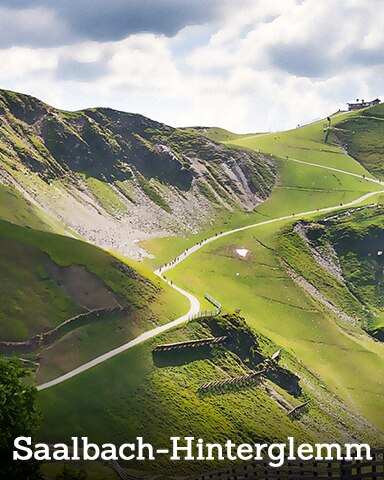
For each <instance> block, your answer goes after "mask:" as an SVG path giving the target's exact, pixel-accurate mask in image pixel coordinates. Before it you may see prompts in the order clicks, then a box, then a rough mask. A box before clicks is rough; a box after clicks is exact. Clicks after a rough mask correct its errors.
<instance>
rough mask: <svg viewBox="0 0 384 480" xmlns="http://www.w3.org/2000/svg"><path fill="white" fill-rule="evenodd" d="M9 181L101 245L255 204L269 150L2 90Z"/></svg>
mask: <svg viewBox="0 0 384 480" xmlns="http://www.w3.org/2000/svg"><path fill="white" fill-rule="evenodd" d="M0 162H1V163H0V181H1V182H2V183H4V184H6V185H9V186H13V187H14V188H16V189H17V190H19V191H20V192H22V193H23V195H25V197H26V198H28V199H29V200H30V201H32V202H33V203H35V204H37V205H38V206H40V207H42V209H43V210H44V211H46V212H48V213H49V214H50V215H52V216H53V217H55V218H57V219H58V220H60V221H61V222H62V223H63V224H64V225H65V226H67V227H68V228H70V229H71V230H73V231H75V232H77V233H78V234H80V235H82V236H83V237H85V238H86V239H87V240H88V241H91V242H93V243H96V244H98V245H100V246H102V247H108V248H111V247H113V248H116V249H118V250H119V251H121V252H122V253H124V254H127V255H131V256H140V254H143V253H144V252H140V250H139V249H138V248H137V247H135V240H139V239H142V238H145V237H146V236H152V235H153V236H158V235H169V234H172V233H178V234H180V233H181V234H182V233H183V232H184V233H188V232H194V231H196V230H197V229H198V228H199V227H200V226H201V225H202V224H205V223H208V222H209V221H212V219H213V218H214V216H215V213H216V211H217V209H228V210H233V209H243V210H251V209H253V208H254V207H255V206H256V205H258V204H259V203H260V202H261V201H263V200H265V199H266V198H267V197H268V196H269V194H270V191H271V188H272V186H273V183H274V180H275V174H276V169H275V166H274V164H273V162H272V159H271V158H270V157H266V156H264V155H262V154H257V153H255V152H251V151H247V150H240V149H235V148H230V147H227V146H225V145H222V144H220V143H217V142H215V141H213V140H211V139H209V138H207V137H206V136H204V135H203V134H199V133H194V132H191V131H188V130H185V129H176V128H172V127H169V126H167V125H164V124H161V123H158V122H155V121H153V120H150V119H148V118H146V117H143V116H141V115H136V114H130V113H124V112H119V111H115V110H111V109H107V108H96V109H87V110H83V111H79V112H64V111H61V110H57V109H55V108H52V107H50V106H48V105H46V104H44V103H43V102H41V101H39V100H37V99H35V98H33V97H29V96H26V95H21V94H16V93H13V92H8V91H0Z"/></svg>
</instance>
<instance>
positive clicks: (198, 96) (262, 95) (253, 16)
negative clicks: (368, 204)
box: [0, 0, 384, 131]
mask: <svg viewBox="0 0 384 480" xmlns="http://www.w3.org/2000/svg"><path fill="white" fill-rule="evenodd" d="M379 4H380V1H379V0H368V1H366V2H364V3H362V2H359V1H354V0H345V1H343V2H334V0H323V1H322V2H319V1H318V0H303V1H301V2H298V1H296V0H284V1H283V0H268V1H266V0H244V2H243V5H242V8H237V9H233V8H230V7H231V2H227V3H226V4H225V5H226V6H225V9H224V11H225V12H226V19H225V20H221V21H220V23H216V24H215V25H216V28H215V30H210V29H212V28H213V26H212V25H211V26H210V27H209V29H207V28H205V27H204V26H195V27H194V26H188V27H186V28H184V29H182V30H180V31H179V33H178V34H177V35H176V36H175V37H173V38H170V37H166V36H164V35H157V34H155V33H140V34H135V35H131V36H129V37H127V38H125V39H123V40H120V41H109V42H100V41H99V42H98V41H93V42H91V41H86V42H79V41H77V42H74V43H73V44H71V45H67V46H59V47H51V48H21V47H13V48H9V49H5V50H0V62H1V64H2V65H7V68H5V69H2V70H1V72H0V80H1V83H2V86H4V87H6V88H13V89H15V90H21V91H24V92H26V93H31V94H34V95H36V96H38V97H40V98H42V99H43V100H46V101H49V102H50V103H53V104H54V105H57V106H59V107H62V108H70V109H75V108H81V107H85V106H94V105H103V106H110V107H113V108H119V109H120V110H127V111H135V112H139V113H142V114H144V115H148V116H151V117H152V118H155V119H157V120H160V121H164V122H166V123H169V124H173V125H180V126H181V125H194V124H200V125H219V126H223V127H226V128H229V129H232V130H234V131H261V130H268V129H272V130H275V129H278V128H288V127H294V126H295V125H296V124H297V123H304V122H306V121H309V120H312V119H314V118H316V117H319V116H322V115H327V114H329V113H330V112H332V111H334V110H337V109H338V108H339V107H342V106H343V105H344V104H345V102H346V101H349V100H351V99H353V98H356V97H359V98H362V97H364V98H370V97H376V96H379V95H381V94H383V93H384V92H383V90H382V88H383V87H382V86H381V82H380V78H381V75H382V73H381V69H382V64H383V63H384V54H383V52H384V30H383V29H382V25H383V23H384V12H383V13H381V10H380V8H378V7H379ZM194 35H195V38H194ZM180 46H181V47H180ZM180 48H181V50H180ZM178 49H179V50H178ZM377 89H381V90H380V91H378V90H377Z"/></svg>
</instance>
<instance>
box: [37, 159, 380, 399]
mask: <svg viewBox="0 0 384 480" xmlns="http://www.w3.org/2000/svg"><path fill="white" fill-rule="evenodd" d="M288 161H293V162H296V163H302V164H305V165H311V166H313V167H319V168H324V169H326V170H332V171H336V172H339V173H344V174H346V175H351V176H353V177H358V178H361V179H363V180H366V181H369V182H373V183H376V184H379V185H382V186H384V182H381V181H380V180H376V179H373V178H369V177H365V176H363V175H359V174H357V173H351V172H347V171H344V170H339V169H336V168H333V167H327V166H324V165H318V164H315V163H309V162H305V161H303V160H297V159H293V158H288ZM380 193H384V190H379V191H376V192H370V193H366V194H365V195H362V196H361V197H359V198H357V199H355V200H352V201H351V202H349V203H345V204H343V205H342V208H349V207H353V206H355V205H358V204H359V203H361V202H363V201H365V200H367V199H368V198H370V197H373V196H375V195H377V194H380ZM340 208H341V206H340V205H335V206H332V207H325V208H319V209H316V210H309V211H306V212H301V213H297V214H292V215H285V216H282V217H278V218H272V219H270V220H265V221H262V222H258V223H253V224H251V225H246V226H245V227H239V228H235V229H233V230H228V231H226V232H223V233H220V234H218V235H215V236H213V237H210V238H208V239H206V240H204V241H202V242H199V243H198V244H196V245H194V246H193V247H191V248H188V249H187V250H185V251H184V252H183V253H181V254H180V255H179V256H178V257H176V258H175V259H174V260H173V261H172V262H170V263H168V264H166V265H164V266H163V267H160V268H159V269H157V270H156V271H155V272H154V273H155V274H156V275H157V276H159V277H160V278H161V279H162V280H163V281H165V282H166V283H168V285H169V286H171V287H172V288H174V289H175V290H177V291H178V292H179V293H181V294H182V295H184V296H185V297H186V298H188V300H189V302H190V308H189V310H188V312H187V313H186V314H185V315H183V316H181V317H179V318H177V319H176V320H173V321H172V322H169V323H166V324H164V325H161V326H159V327H156V328H154V329H152V330H149V331H147V332H144V333H142V334H141V335H139V336H138V337H136V338H135V339H133V340H131V341H129V342H127V343H125V344H124V345H121V346H120V347H117V348H115V349H113V350H111V351H109V352H107V353H104V354H103V355H100V356H99V357H96V358H94V359H93V360H91V361H89V362H87V363H84V364H83V365H81V366H80V367H77V368H75V369H74V370H71V371H70V372H68V373H65V374H64V375H61V376H60V377H57V378H55V379H53V380H51V381H49V382H46V383H43V384H41V385H39V386H38V387H37V390H39V391H41V390H46V389H47V388H51V387H53V386H55V385H59V384H60V383H63V382H65V381H66V380H69V379H70V378H73V377H75V376H76V375H79V374H80V373H83V372H85V371H87V370H89V369H90V368H93V367H95V366H96V365H99V364H100V363H103V362H105V361H106V360H109V359H110V358H112V357H114V356H116V355H118V354H119V353H122V352H125V351H126V350H128V349H130V348H132V347H134V346H136V345H139V344H140V343H143V342H145V341H146V340H148V339H150V338H153V337H155V336H157V335H159V334H160V333H163V332H165V331H167V330H169V329H171V328H173V327H176V326H178V325H180V324H182V323H184V322H185V321H187V320H188V319H189V318H190V317H191V316H192V315H195V314H196V313H198V312H199V310H200V302H199V300H198V299H197V298H196V297H195V296H194V295H192V294H191V293H188V292H186V291H185V290H183V289H181V288H180V287H178V286H177V285H174V284H173V283H172V282H170V281H169V280H166V279H165V278H164V273H165V272H167V271H168V270H171V269H173V268H174V267H175V266H176V265H178V264H180V263H181V262H182V261H184V260H185V259H186V258H188V257H189V256H191V255H192V254H193V253H195V252H197V251H198V250H200V249H201V248H202V247H204V246H205V245H207V244H208V243H212V242H214V241H215V240H217V239H219V238H222V237H226V236H227V235H232V234H233V233H237V232H243V231H245V230H249V229H250V228H255V227H261V226H263V225H268V224H270V223H276V222H281V221H284V220H290V219H293V218H300V217H303V216H307V215H313V214H317V213H326V212H332V211H334V210H339V209H340Z"/></svg>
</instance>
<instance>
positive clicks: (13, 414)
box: [0, 358, 42, 480]
mask: <svg viewBox="0 0 384 480" xmlns="http://www.w3.org/2000/svg"><path fill="white" fill-rule="evenodd" d="M27 375H29V372H28V370H26V369H25V368H22V367H21V366H20V364H19V363H18V362H17V361H15V360H6V359H3V358H0V474H1V475H0V477H1V478H4V479H7V480H20V479H23V480H38V479H39V480H40V479H41V478H42V477H41V474H40V468H39V464H38V462H36V461H35V460H30V461H29V460H28V461H20V460H18V461H14V460H13V458H12V457H13V442H14V440H15V438H17V437H19V436H27V437H29V436H31V437H33V436H34V434H35V432H36V429H37V426H38V423H39V414H38V412H37V409H36V404H35V400H36V388H35V387H34V386H32V385H28V384H27V383H26V382H25V377H26V376H27Z"/></svg>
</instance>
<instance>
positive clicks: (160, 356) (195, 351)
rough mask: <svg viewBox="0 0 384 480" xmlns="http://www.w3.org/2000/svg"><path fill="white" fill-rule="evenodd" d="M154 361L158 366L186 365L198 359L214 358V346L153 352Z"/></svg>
mask: <svg viewBox="0 0 384 480" xmlns="http://www.w3.org/2000/svg"><path fill="white" fill-rule="evenodd" d="M152 357H153V363H154V364H155V365H156V367H160V368H161V367H169V366H180V365H186V364H188V363H191V362H195V361H197V360H209V359H211V358H212V348H211V346H210V345H204V346H201V347H194V348H191V347H189V348H178V349H173V350H167V351H156V352H152Z"/></svg>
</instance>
